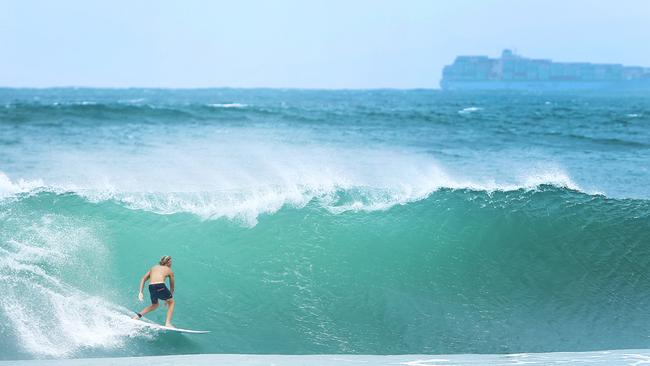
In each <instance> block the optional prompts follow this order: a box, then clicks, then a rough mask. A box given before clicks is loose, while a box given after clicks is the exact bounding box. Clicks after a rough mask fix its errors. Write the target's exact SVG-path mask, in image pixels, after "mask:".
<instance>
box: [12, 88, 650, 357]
mask: <svg viewBox="0 0 650 366" xmlns="http://www.w3.org/2000/svg"><path fill="white" fill-rule="evenodd" d="M648 141H650V99H648V95H647V94H646V95H644V94H633V93H629V94H625V95H607V94H598V93H597V94H577V95H574V94H550V95H549V94H525V93H500V94H494V93H492V94H484V93H462V94H455V93H443V92H439V91H431V90H413V91H397V90H372V91H318V90H274V89H260V90H254V89H251V90H238V89H202V90H164V89H124V90H120V89H110V90H109V89H74V88H63V89H34V90H30V89H0V293H2V297H0V324H2V326H0V350H1V351H2V352H0V360H18V359H22V360H31V359H69V358H89V357H133V356H153V355H179V354H233V355H237V354H238V355H244V354H276V355H286V356H278V357H286V358H284V359H281V361H282V362H284V363H287V364H303V363H304V364H309V363H310V362H320V363H322V364H327V362H330V361H331V360H330V359H315V358H311V359H310V358H309V357H317V356H302V357H305V358H304V359H300V358H291V357H292V356H289V355H318V354H320V355H333V356H322V357H334V358H336V357H335V355H337V354H346V355H348V356H345V357H351V358H350V359H349V362H350V363H353V362H356V361H355V360H357V361H358V360H359V359H355V358H354V357H362V359H361V360H365V361H364V362H374V363H376V364H383V363H385V364H389V363H394V362H397V363H402V364H413V365H416V364H422V365H433V364H448V363H447V362H455V361H453V360H456V361H457V362H463V363H467V364H471V363H472V362H476V364H481V363H482V364H488V360H492V361H490V362H493V364H501V363H498V362H503V364H507V362H510V361H512V360H514V361H512V362H515V361H517V362H519V361H522V362H523V361H526V359H527V360H528V361H531V360H533V359H534V360H537V359H539V360H542V361H543V360H547V361H548V360H549V359H550V360H554V362H555V361H557V362H561V361H562V360H566V357H569V359H571V357H574V358H575V357H578V358H580V357H582V358H584V359H589V358H591V359H592V360H593V359H594V357H601V359H602V360H603V364H616V362H620V364H628V363H632V362H641V361H642V360H644V359H647V357H648V354H650V352H649V351H647V350H646V349H647V348H650V347H649V345H648V343H649V340H648V331H647V329H648V325H649V324H650V323H649V322H650V318H649V316H648V315H647V311H646V309H647V308H648V306H649V305H650V291H648V283H649V279H648V275H647V273H648V270H650V256H649V254H650V241H649V238H650V184H648V183H649V182H650V164H649V162H650V143H648ZM162 255H171V256H173V258H174V270H175V272H176V277H177V292H176V294H175V298H176V302H177V306H176V313H175V317H174V321H175V323H176V324H177V325H178V326H181V327H183V328H196V329H209V330H211V331H212V332H211V333H210V334H207V335H202V336H200V337H196V336H194V337H191V336H180V335H170V334H162V333H157V332H155V331H152V329H150V328H147V327H144V326H139V325H138V324H137V323H133V322H131V321H129V318H130V317H131V316H132V315H133V311H136V310H139V309H140V308H141V304H140V303H139V302H137V285H138V281H139V278H140V277H141V276H142V274H143V273H144V272H145V271H146V269H147V268H148V267H149V266H151V265H152V264H154V263H155V262H156V261H157V259H158V258H160V257H161V256H162ZM163 316H164V312H163V311H161V310H158V312H156V313H153V314H152V315H151V317H150V318H151V319H152V320H154V321H158V322H161V321H162V319H163ZM603 350H632V351H608V352H610V353H594V351H597V352H601V351H603ZM553 352H569V354H568V356H567V354H556V353H553ZM472 354H474V355H472ZM478 354H483V355H485V356H483V357H486V358H480V357H479V356H475V355H478ZM502 354H515V356H508V357H511V358H510V359H508V358H504V357H506V356H501V355H502ZM354 355H358V356H354ZM369 355H404V356H369ZM406 355H423V356H413V357H411V356H408V357H407V356H406ZM426 355H447V356H445V357H442V356H441V357H440V358H437V357H436V356H426ZM188 357H189V356H188ZM206 357H207V356H206ZM211 357H212V356H211ZM215 357H216V356H215ZM221 357H223V359H221V361H219V359H215V358H213V359H205V360H204V361H201V362H206V364H207V363H209V362H224V363H227V362H233V363H235V364H236V362H235V361H236V360H233V359H229V358H228V357H234V358H237V356H227V355H224V356H221ZM251 357H253V356H251ZM260 357H262V356H260ZM268 357H270V356H268ZM296 357H298V356H296ZM318 357H320V356H318ZM341 357H343V356H341ZM363 357H366V358H363ZM372 357H377V358H376V359H373V358H372ZM380 357H388V358H380ZM390 357H397V358H394V359H392V358H390ZM400 357H401V358H400ZM477 357H479V358H477ZM513 357H514V358H513ZM548 357H550V358H548ZM563 357H564V358H563ZM578 358H575V359H578ZM434 359H439V360H443V359H444V360H447V361H444V362H443V361H431V360H434ZM130 360H132V361H131V362H135V361H133V360H135V359H130ZM196 360H198V359H196ZM255 360H256V359H248V361H247V362H249V363H251V362H253V361H255ZM328 360H329V361H328ZM338 360H339V362H340V363H341V364H344V363H343V362H348V361H345V360H343V361H342V359H338ZM370 360H374V361H370ZM427 360H428V361H427ZM449 360H451V361H449ZM80 361H81V360H80ZM186 361H187V359H186V360H185V361H183V359H179V360H178V362H181V363H182V362H186ZM198 361H200V360H198ZM198 361H197V362H198ZM239 361H241V359H240V360H239ZM239 361H237V362H239ZM258 361H259V362H260V364H265V362H266V364H268V363H272V362H275V361H273V359H272V358H267V359H259V360H258ZM258 361H255V362H258ZM276 361H277V360H276ZM542 361H540V362H542ZM52 362H56V361H52ZM93 362H95V361H93ZM96 362H101V361H99V360H97V361H96ZM241 362H244V361H241ZM278 362H279V361H278ZM332 362H333V361H332ZM418 362H419V363H418ZM607 362H609V363H607ZM626 362H627V363H626ZM542 363H543V362H542ZM53 364H55V363H53ZM98 364H101V363H98Z"/></svg>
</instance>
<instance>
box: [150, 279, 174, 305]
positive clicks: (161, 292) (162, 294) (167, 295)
mask: <svg viewBox="0 0 650 366" xmlns="http://www.w3.org/2000/svg"><path fill="white" fill-rule="evenodd" d="M149 295H151V303H152V304H157V303H158V299H160V300H163V301H164V300H169V299H171V298H172V293H171V291H169V289H168V288H167V285H165V284H164V283H154V284H152V285H149Z"/></svg>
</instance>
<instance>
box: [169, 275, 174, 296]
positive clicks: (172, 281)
mask: <svg viewBox="0 0 650 366" xmlns="http://www.w3.org/2000/svg"><path fill="white" fill-rule="evenodd" d="M169 290H170V291H171V292H172V295H173V294H174V272H172V273H170V274H169Z"/></svg>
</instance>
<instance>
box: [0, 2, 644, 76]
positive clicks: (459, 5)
mask: <svg viewBox="0 0 650 366" xmlns="http://www.w3.org/2000/svg"><path fill="white" fill-rule="evenodd" d="M649 40H650V2H649V1H645V0H636V1H635V0H618V1H597V2H596V1H593V0H592V1H586V0H576V1H566V0H553V1H473V0H472V1H469V0H463V1H457V0H456V1H448V2H443V1H428V0H421V1H381V0H380V1H376V0H358V1H340V0H330V1H320V2H307V1H290V0H276V1H236V2H234V1H230V2H225V1H224V2H217V1H125V0H113V1H103V2H88V1H80V0H79V1H74V0H61V1H35V0H27V1H10V0H0V47H1V49H2V51H1V57H0V86H10V87H48V86H94V87H134V86H139V87H278V88H283V87H289V88H437V87H438V82H439V79H440V76H441V75H440V74H441V69H442V67H443V66H444V65H445V64H449V63H451V62H452V61H453V59H454V58H455V57H456V56H457V55H459V54H470V55H472V54H473V55H489V56H491V57H496V56H498V55H499V54H500V52H501V50H502V49H503V48H512V49H515V50H517V51H518V52H519V53H521V54H522V55H524V56H527V57H534V58H551V59H553V60H557V61H588V62H602V63H622V64H625V65H640V66H650V46H648V42H649Z"/></svg>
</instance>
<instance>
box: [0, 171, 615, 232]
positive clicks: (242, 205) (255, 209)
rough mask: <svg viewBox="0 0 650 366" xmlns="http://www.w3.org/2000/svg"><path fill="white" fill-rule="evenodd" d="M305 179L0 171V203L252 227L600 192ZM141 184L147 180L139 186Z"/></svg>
mask: <svg viewBox="0 0 650 366" xmlns="http://www.w3.org/2000/svg"><path fill="white" fill-rule="evenodd" d="M302 173H303V174H298V175H296V174H292V175H290V177H291V178H294V180H293V181H292V180H290V179H288V178H289V177H284V179H283V180H285V182H284V183H280V179H272V180H269V181H267V182H260V183H258V184H257V185H252V186H242V187H239V188H237V187H236V185H232V186H230V188H226V187H225V186H222V187H215V188H214V189H211V190H208V189H206V188H208V187H209V186H208V185H197V186H193V187H191V186H190V187H188V186H185V185H183V184H182V183H176V182H175V181H170V182H168V183H170V185H165V184H162V185H161V184H159V183H160V182H158V181H156V182H153V183H154V184H155V185H154V186H155V187H157V189H153V190H152V189H149V190H142V189H138V187H142V188H146V187H147V185H146V184H145V185H144V186H141V185H140V184H136V185H135V186H133V185H119V184H117V185H115V184H113V183H111V182H110V181H107V180H106V178H105V177H102V178H101V179H99V180H96V182H97V183H98V184H92V183H91V184H88V181H86V182H85V183H68V184H58V185H57V184H53V185H46V184H44V182H43V180H41V179H38V180H33V181H28V180H18V181H16V182H12V181H11V180H10V179H9V178H8V177H7V175H5V174H2V173H1V172H0V197H2V196H3V195H4V197H8V196H16V195H19V194H24V193H38V192H42V191H47V192H53V193H56V194H62V193H66V192H71V193H74V194H77V195H79V196H81V197H83V198H84V199H86V200H88V201H90V202H94V203H99V202H106V201H112V202H116V203H118V204H120V205H123V206H124V207H126V208H129V209H133V210H143V211H148V212H153V213H157V214H162V215H170V214H178V213H189V214H193V215H196V216H198V217H200V218H201V219H203V220H215V219H222V218H224V219H227V220H232V221H236V222H239V223H241V224H243V225H244V226H249V227H252V226H255V225H256V224H257V223H258V219H259V217H260V215H265V214H274V213H276V212H278V211H279V210H280V209H282V208H283V207H294V208H303V207H305V206H306V205H307V204H309V203H310V202H314V203H315V204H317V205H318V206H320V207H322V208H324V209H326V210H327V211H329V212H330V213H332V214H341V213H344V212H358V211H366V212H372V211H383V210H388V209H390V208H391V207H394V206H396V205H404V204H408V203H411V202H417V201H421V200H423V199H426V198H427V197H428V196H429V195H431V194H432V193H434V192H436V191H438V190H441V189H453V190H463V189H469V190H472V191H485V192H494V191H516V190H520V189H524V190H534V189H537V188H538V187H540V186H544V185H551V186H555V187H561V188H567V189H570V190H574V191H580V192H584V193H588V194H602V192H597V191H595V192H585V191H584V190H583V189H582V188H581V187H580V186H579V185H578V184H576V183H575V182H574V181H573V180H572V179H571V178H570V176H569V175H568V174H566V173H565V172H564V171H562V170H561V169H546V170H540V171H533V172H531V173H528V174H526V175H522V176H521V177H519V178H517V179H515V180H513V181H511V182H506V183H500V182H497V181H494V180H489V179H486V180H470V179H459V178H456V177H454V176H452V175H450V174H448V173H447V172H446V171H444V170H443V169H441V168H439V167H438V166H436V165H435V164H434V165H431V164H424V165H423V166H421V167H419V168H418V169H415V170H413V169H412V168H407V169H405V170H404V171H403V172H402V173H401V176H402V177H403V178H406V179H404V180H402V179H394V178H391V177H384V178H381V177H374V178H373V179H375V180H374V181H372V180H368V179H367V177H366V178H359V177H358V176H357V177H355V176H353V175H349V172H345V171H343V172H340V173H343V174H341V175H334V176H328V175H326V174H325V175H324V174H321V173H318V174H316V173H315V172H310V171H305V172H302ZM310 174H311V175H312V176H311V177H310V176H309V175H310ZM296 178H298V179H296ZM92 181H93V180H90V182H92ZM143 182H146V181H140V183H143ZM179 184H180V185H179ZM182 188H186V189H185V190H183V189H182ZM187 188H190V189H187Z"/></svg>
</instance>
